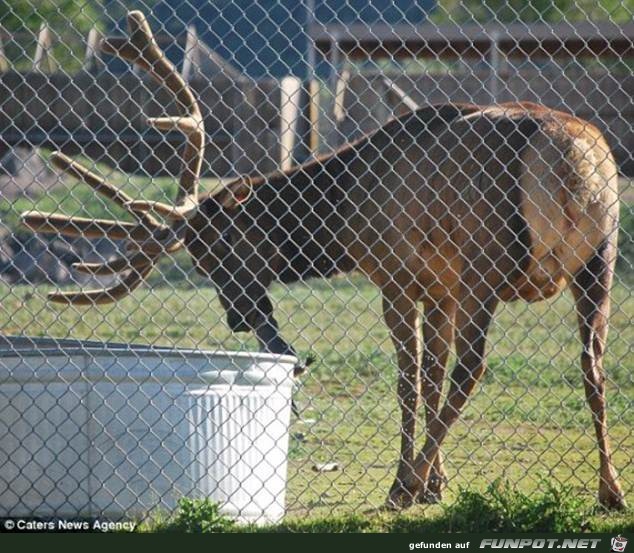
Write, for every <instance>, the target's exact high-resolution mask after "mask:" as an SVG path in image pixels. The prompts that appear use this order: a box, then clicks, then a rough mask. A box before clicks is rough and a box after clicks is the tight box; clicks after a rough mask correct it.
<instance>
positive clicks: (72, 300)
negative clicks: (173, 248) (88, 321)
mask: <svg viewBox="0 0 634 553" xmlns="http://www.w3.org/2000/svg"><path fill="white" fill-rule="evenodd" d="M155 263H156V259H155V258H151V259H150V260H148V261H147V263H146V265H144V266H140V267H138V268H136V269H134V270H132V271H131V272H130V274H129V275H127V276H126V277H125V278H124V279H123V280H121V282H119V283H118V284H116V285H115V286H112V287H111V288H99V289H97V290H88V291H86V292H51V293H50V294H48V298H49V300H50V301H52V302H55V303H64V304H69V305H96V304H104V303H112V302H115V301H117V300H120V299H121V298H122V297H124V296H127V295H128V294H129V293H130V292H132V291H133V290H135V289H136V288H138V287H139V285H140V284H141V283H142V282H143V281H144V280H145V278H146V277H147V276H148V275H149V274H150V273H151V272H152V269H153V268H154V265H155Z"/></svg>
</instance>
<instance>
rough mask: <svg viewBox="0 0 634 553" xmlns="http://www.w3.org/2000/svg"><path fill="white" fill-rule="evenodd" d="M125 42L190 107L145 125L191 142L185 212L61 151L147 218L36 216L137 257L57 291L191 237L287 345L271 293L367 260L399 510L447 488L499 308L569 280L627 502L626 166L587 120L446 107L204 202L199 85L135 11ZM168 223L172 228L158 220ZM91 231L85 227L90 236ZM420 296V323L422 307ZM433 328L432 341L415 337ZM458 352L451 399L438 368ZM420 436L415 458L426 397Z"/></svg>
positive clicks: (83, 174) (120, 46)
mask: <svg viewBox="0 0 634 553" xmlns="http://www.w3.org/2000/svg"><path fill="white" fill-rule="evenodd" d="M129 22H130V26H131V39H130V42H123V41H119V42H113V41H112V40H109V41H106V43H105V49H106V50H107V51H110V52H114V53H117V54H119V55H121V56H122V57H124V58H126V59H128V60H130V61H133V62H136V63H138V64H139V65H140V66H141V67H143V68H145V69H147V70H148V71H150V72H151V73H152V74H153V75H154V76H155V78H157V79H158V80H159V81H160V82H162V83H163V84H164V85H165V86H166V87H167V88H168V89H170V90H171V91H172V92H174V94H175V95H176V96H177V98H178V99H179V103H180V104H181V106H182V107H183V110H184V116H183V117H181V118H166V119H160V120H154V121H151V123H152V124H154V125H155V126H157V127H159V128H165V129H166V128H172V127H176V128H179V129H181V130H182V131H183V132H184V133H185V134H186V135H187V137H188V141H187V146H186V150H185V158H186V159H185V170H184V173H183V176H182V177H181V192H180V195H179V198H178V199H177V204H176V206H175V207H173V206H170V205H166V204H162V203H158V202H153V203H149V202H135V201H132V200H131V199H130V198H127V197H125V195H123V194H122V193H121V192H119V191H117V190H115V189H113V188H111V187H109V186H108V185H107V184H106V183H104V182H103V181H102V180H101V179H99V178H98V177H96V176H95V175H92V174H91V173H89V172H88V171H86V170H85V169H83V168H82V167H80V166H78V165H77V164H75V163H73V162H71V161H70V160H68V158H65V156H63V155H61V154H57V155H56V157H55V158H54V161H55V162H56V163H57V165H58V166H60V167H62V168H64V169H66V170H67V171H69V172H71V173H72V174H74V175H75V176H77V177H78V178H81V179H83V180H84V181H86V182H87V183H88V184H91V185H93V186H94V187H95V188H96V189H97V191H99V192H102V193H104V194H106V195H107V196H108V197H110V198H112V199H113V200H114V201H117V202H118V203H119V204H120V205H123V206H125V207H126V208H127V209H128V210H129V211H130V213H132V214H133V215H134V216H136V217H137V219H138V221H137V223H136V224H133V223H122V222H119V221H97V222H94V221H82V220H77V219H76V218H68V217H63V216H60V215H51V214H42V213H28V214H26V215H25V216H24V221H25V223H26V224H27V225H28V226H30V227H31V228H33V229H34V230H36V231H46V232H62V233H65V234H72V235H100V236H101V235H106V236H111V237H113V238H120V237H126V238H128V239H129V240H130V241H131V243H132V245H133V249H135V251H134V252H133V253H131V254H130V256H129V257H124V258H121V259H116V260H113V261H109V262H107V263H103V264H79V266H78V267H77V268H78V269H80V270H82V271H86V272H92V273H115V272H124V273H125V272H126V271H127V276H125V277H124V278H123V279H122V280H121V282H120V283H119V284H118V285H117V286H115V287H113V288H111V289H109V290H96V291H89V292H71V293H69V292H63V293H55V294H53V297H52V299H53V300H56V301H61V302H67V303H79V304H91V303H99V302H105V301H115V300H117V299H119V298H120V297H121V296H123V295H124V294H125V293H128V292H129V291H130V290H131V289H133V288H134V286H136V285H138V283H140V282H141V281H142V280H143V278H144V277H145V276H146V274H147V273H148V272H149V271H150V270H151V268H152V267H153V265H154V263H155V262H156V260H157V258H158V256H160V255H161V254H162V253H164V252H166V251H167V252H169V251H173V250H175V249H178V248H179V247H186V248H187V249H188V251H189V253H190V254H191V257H192V259H193V262H194V265H195V267H196V269H197V270H198V271H199V272H201V273H202V274H204V275H206V276H208V277H209V278H210V279H211V280H212V281H213V282H214V284H215V286H216V288H217V289H218V292H219V296H220V299H221V301H222V304H223V306H224V308H225V309H226V311H227V317H228V322H229V325H230V326H231V327H232V329H234V330H240V331H254V332H255V333H256V335H257V336H258V339H259V341H260V344H261V345H262V348H263V349H266V350H268V351H272V352H275V353H288V352H292V348H291V347H290V346H289V345H288V344H287V343H286V342H285V341H284V340H283V338H282V337H281V336H280V335H279V332H278V327H277V322H276V320H275V318H274V314H273V306H272V304H271V302H270V300H269V298H268V295H267V291H266V290H267V287H268V285H269V284H270V283H271V282H273V281H274V280H282V281H284V282H292V281H295V280H299V279H304V278H307V277H311V276H317V277H328V276H331V275H334V274H337V273H341V272H349V271H360V272H362V273H363V274H365V275H366V276H367V277H368V278H369V279H370V280H371V281H372V282H373V283H374V284H376V286H378V288H379V289H380V290H381V293H382V297H383V311H384V318H385V322H386V324H387V326H388V327H389V329H390V332H391V337H392V341H393V343H394V347H395V348H396V352H397V358H398V366H399V381H398V399H399V405H400V409H401V451H400V460H399V465H398V470H397V474H396V478H395V480H394V484H393V485H392V488H391V490H390V493H389V500H388V502H389V504H390V505H392V506H395V507H402V506H408V505H410V504H411V503H413V502H414V501H416V500H421V501H425V500H435V499H438V498H439V497H440V494H441V490H442V487H443V485H444V482H445V480H446V476H445V471H444V469H443V462H442V456H441V451H440V448H441V446H442V443H443V440H444V439H445V437H446V435H447V432H448V430H449V428H450V427H451V426H452V425H453V424H454V423H455V422H456V420H457V419H458V417H459V415H460V413H461V411H462V409H463V407H464V405H465V403H466V401H467V399H468V397H469V396H470V395H471V393H472V392H473V390H474V388H475V386H476V384H477V382H478V381H479V380H480V378H481V377H482V375H483V373H484V371H485V345H486V338H487V332H488V329H489V326H490V324H491V320H492V318H493V315H494V312H495V309H496V307H497V305H498V304H499V303H500V302H506V301H513V300H519V299H521V300H525V301H530V302H532V301H538V300H542V299H546V298H550V297H552V296H554V295H555V294H557V293H559V292H560V291H561V290H563V289H564V288H566V287H569V288H570V289H571V291H572V294H573V296H574V298H575V302H576V308H577V316H578V324H579V331H580V335H581V342H582V354H581V367H582V370H583V377H584V386H585V392H586V396H587V400H588V403H589V405H590V408H591V410H592V415H593V422H594V427H595V431H596V437H597V442H598V449H599V462H600V465H599V500H600V502H601V503H602V504H604V505H606V506H609V507H623V506H624V505H625V501H624V497H623V493H622V491H621V488H620V486H619V484H618V481H617V475H616V471H615V469H614V466H613V464H612V460H611V452H610V445H609V442H608V436H607V422H606V405H605V403H606V401H605V385H604V375H603V356H604V350H605V343H606V335H607V330H608V316H609V308H610V299H609V290H610V287H611V283H612V278H613V272H614V262H615V257H616V253H615V252H616V239H617V227H618V203H617V196H616V194H617V170H616V165H615V162H614V159H613V157H612V154H611V152H610V149H609V147H608V145H607V143H606V141H605V139H604V137H603V136H602V135H601V133H600V132H599V131H598V130H597V129H596V128H595V127H594V126H592V125H591V124H589V123H587V122H585V121H582V120H580V119H577V118H575V117H573V116H571V115H568V114H565V113H560V112H556V111H552V110H549V109H547V108H544V107H542V106H538V105H534V104H528V103H518V104H503V105H499V106H489V107H479V106H473V105H462V104H447V105H439V106H432V107H428V108H423V109H420V110H418V111H416V112H413V113H409V114H406V115H404V116H402V117H400V118H398V119H394V120H392V121H390V122H388V123H387V124H386V125H384V126H383V127H382V128H380V129H378V130H377V131H375V132H373V133H372V134H370V135H368V136H365V137H363V138H361V139H360V140H358V141H356V142H354V143H352V144H349V145H347V146H345V147H343V148H341V149H340V150H338V151H336V152H334V153H333V154H331V155H328V156H325V157H322V158H318V159H316V160H314V161H311V162H309V163H307V164H304V165H301V166H298V167H295V168H293V169H291V170H288V171H285V172H278V173H274V174H271V175H267V176H265V177H258V178H251V177H244V178H240V179H237V180H235V181H233V182H232V183H230V184H228V185H227V186H226V187H225V188H224V189H223V190H222V191H220V192H219V193H217V194H215V195H213V196H211V195H198V194H197V189H196V185H197V182H198V176H199V174H200V161H201V159H202V152H203V147H204V131H203V130H202V122H201V119H200V111H199V110H198V107H197V105H196V102H195V100H194V99H193V95H192V94H191V92H190V91H189V89H188V88H187V86H186V85H185V83H184V82H183V81H182V79H180V77H179V76H178V75H177V74H176V72H175V70H174V68H173V67H171V64H169V62H167V60H166V59H165V57H164V56H163V54H162V53H161V52H160V50H158V48H157V47H156V45H155V43H154V42H153V39H152V37H151V33H150V30H149V27H148V26H147V23H146V22H145V20H144V18H143V16H142V14H140V13H139V12H132V13H131V14H130V16H129ZM149 212H155V213H158V214H160V215H162V216H164V217H167V218H168V219H171V220H173V223H172V224H171V225H170V226H165V225H163V224H161V223H159V222H158V221H157V220H156V219H155V218H153V217H152V216H151V215H149ZM90 233H92V234H90ZM419 304H422V305H423V307H424V317H423V318H422V325H421V323H420V320H421V318H420V313H419V307H418V305H419ZM421 326H422V337H421ZM452 347H455V351H456V356H457V362H456V365H455V367H454V369H453V371H452V374H451V378H450V388H449V390H448V392H447V396H446V398H445V401H444V404H443V405H442V406H441V404H440V402H441V390H442V387H443V380H444V376H445V365H446V363H447V358H448V355H449V352H450V350H451V348H452ZM421 403H422V405H423V406H424V409H425V416H426V436H425V442H424V445H423V448H422V450H421V451H420V452H419V453H418V454H416V451H415V449H414V447H415V442H414V438H415V431H416V419H417V411H418V409H419V405H420V404H421Z"/></svg>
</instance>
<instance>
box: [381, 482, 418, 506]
mask: <svg viewBox="0 0 634 553" xmlns="http://www.w3.org/2000/svg"><path fill="white" fill-rule="evenodd" d="M416 495H417V493H416V492H411V491H410V490H408V489H407V488H406V487H405V485H404V484H402V483H401V482H400V481H399V482H398V483H394V485H393V486H392V489H390V495H389V496H388V498H387V500H386V501H385V507H386V509H389V510H390V511H401V510H403V509H407V508H408V507H411V506H412V505H413V504H414V502H415V501H416Z"/></svg>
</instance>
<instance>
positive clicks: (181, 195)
mask: <svg viewBox="0 0 634 553" xmlns="http://www.w3.org/2000/svg"><path fill="white" fill-rule="evenodd" d="M128 26H129V28H130V38H129V39H121V38H116V39H105V40H104V41H103V42H102V44H101V49H102V50H103V51H104V52H106V53H110V54H114V55H117V56H119V57H121V58H124V59H127V60H128V61H131V62H133V63H136V64H137V65H138V66H139V67H141V68H142V69H144V70H145V71H146V72H147V73H148V74H149V75H151V76H152V77H153V78H154V79H155V80H156V81H158V82H159V83H161V84H162V85H164V86H165V87H166V88H167V89H168V90H169V91H170V92H172V93H173V94H174V96H175V97H176V100H177V102H178V104H179V106H180V108H181V110H182V111H183V116H181V117H158V118H150V119H148V125H150V126H152V127H155V128H157V129H159V130H163V131H167V130H172V129H178V130H180V131H181V132H182V133H183V134H184V135H185V136H186V137H187V145H186V146H185V151H184V153H183V163H184V168H183V172H182V174H181V177H180V186H179V192H178V196H177V198H176V205H169V204H165V203H162V202H147V201H132V202H130V203H128V204H127V207H128V208H129V209H132V210H133V211H142V212H148V211H155V212H156V213H159V214H161V215H163V216H165V217H167V218H168V219H172V220H175V221H182V220H187V219H188V218H189V217H191V215H193V213H194V212H195V211H196V208H197V206H198V182H199V180H200V172H201V169H202V161H203V153H204V148H205V128H204V123H203V118H202V113H201V111H200V107H199V106H198V102H197V101H196V98H195V96H194V93H193V92H192V90H191V88H190V87H189V86H188V85H187V83H186V82H185V80H184V79H183V77H182V76H181V75H180V74H179V73H178V71H177V70H176V68H175V67H174V65H173V64H172V63H171V62H170V61H169V60H168V59H167V57H166V56H165V54H164V53H163V52H162V51H161V49H160V48H159V47H158V44H157V43H156V40H155V39H154V36H153V35H152V31H151V29H150V26H149V24H148V22H147V19H146V18H145V15H143V13H142V12H140V11H132V12H130V13H129V14H128Z"/></svg>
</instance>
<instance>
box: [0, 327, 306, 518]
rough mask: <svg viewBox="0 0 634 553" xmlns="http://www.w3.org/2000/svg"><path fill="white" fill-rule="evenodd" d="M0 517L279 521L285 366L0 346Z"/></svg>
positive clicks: (289, 363) (236, 356)
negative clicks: (189, 514)
mask: <svg viewBox="0 0 634 553" xmlns="http://www.w3.org/2000/svg"><path fill="white" fill-rule="evenodd" d="M0 346H2V350H1V351H0V517H12V518H15V517H21V516H25V517H26V516H37V517H62V518H74V517H103V518H111V519H129V518H131V517H139V516H144V515H146V514H147V513H150V512H152V511H155V510H157V509H158V510H163V511H165V510H167V511H172V510H173V509H174V507H175V506H176V503H177V501H178V499H179V498H181V497H208V498H210V499H212V500H214V501H217V502H218V503H219V504H220V505H221V512H223V513H224V514H227V515H229V516H232V517H234V518H236V519H237V520H239V521H243V522H257V523H265V522H276V521H279V520H280V519H281V518H282V517H283V515H284V508H285V488H286V468H287V453H288V427H289V422H290V405H291V391H292V385H293V382H292V371H293V367H294V365H295V364H296V363H297V360H296V359H295V358H294V357H291V356H280V355H272V354H261V353H237V352H228V351H192V350H185V349H167V348H152V347H148V346H129V345H124V344H99V343H95V342H79V341H69V340H52V339H29V338H16V339H10V338H9V339H7V338H2V339H1V341H0Z"/></svg>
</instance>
